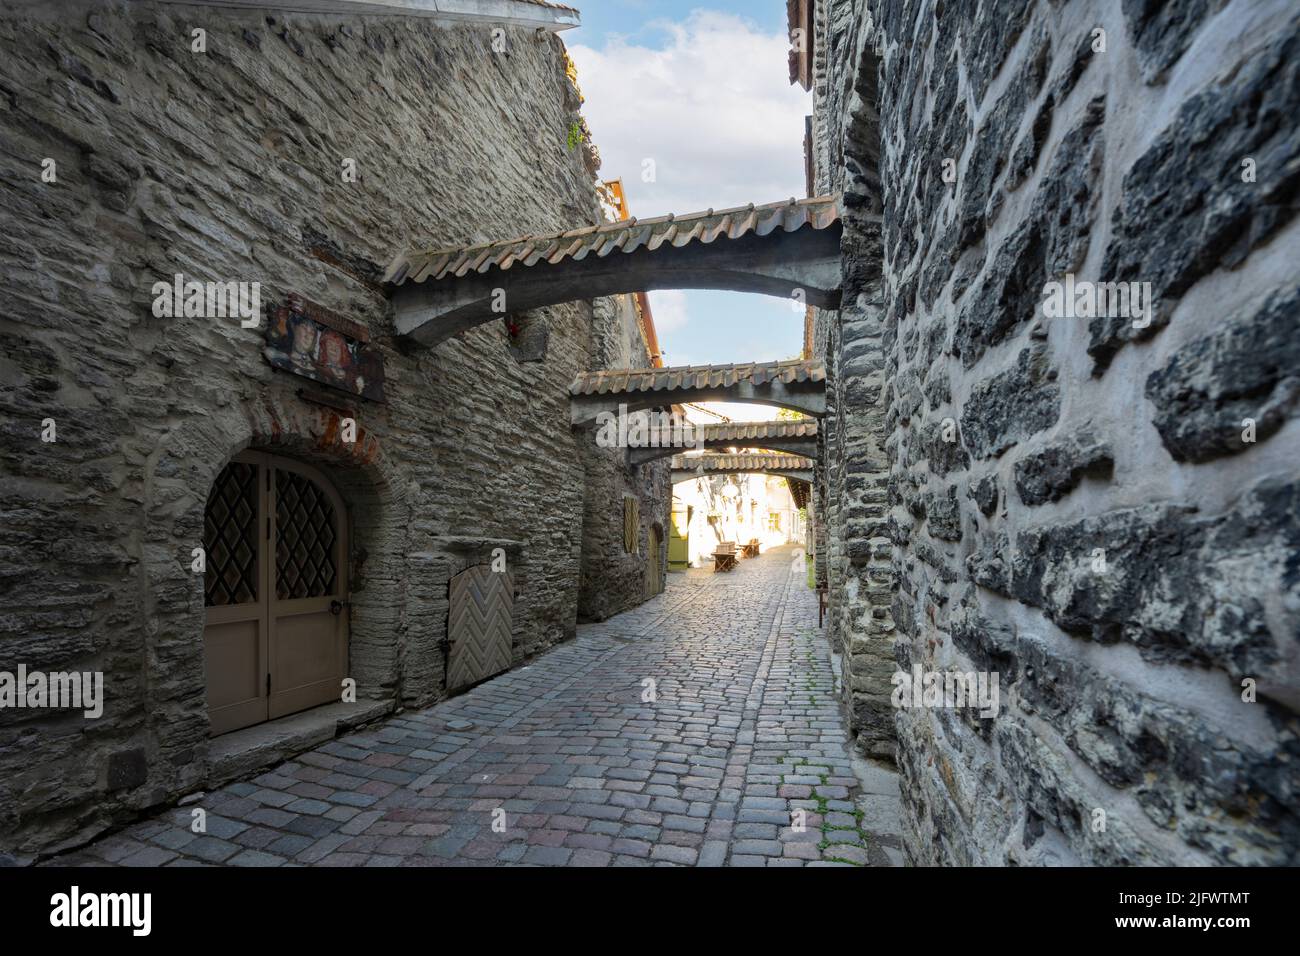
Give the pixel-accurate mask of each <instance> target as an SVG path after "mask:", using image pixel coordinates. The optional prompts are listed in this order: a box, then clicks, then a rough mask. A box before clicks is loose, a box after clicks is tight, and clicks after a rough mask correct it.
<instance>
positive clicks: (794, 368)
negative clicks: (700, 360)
mask: <svg viewBox="0 0 1300 956" xmlns="http://www.w3.org/2000/svg"><path fill="white" fill-rule="evenodd" d="M824 381H826V369H825V368H824V367H823V366H822V364H821V363H820V362H812V361H806V360H804V359H791V360H789V361H786V362H738V363H734V364H731V365H669V366H666V367H664V368H615V369H605V370H603V371H599V372H583V373H582V374H581V375H579V376H578V377H577V378H575V379H574V380H573V384H572V385H570V386H569V394H570V395H608V394H612V393H614V392H659V391H675V390H683V391H684V390H691V389H699V388H730V387H732V386H734V385H736V384H737V383H739V382H750V383H751V384H754V385H763V384H767V383H768V382H784V383H787V384H788V383H791V382H824ZM684 400H685V399H684ZM742 424H743V423H740V422H731V423H729V425H728V427H738V426H740V425H742ZM753 424H764V425H766V424H769V423H767V422H763V423H753ZM710 427H717V426H710Z"/></svg>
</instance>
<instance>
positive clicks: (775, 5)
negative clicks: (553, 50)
mask: <svg viewBox="0 0 1300 956" xmlns="http://www.w3.org/2000/svg"><path fill="white" fill-rule="evenodd" d="M565 2H567V3H568V4H569V6H573V7H577V8H578V10H579V11H580V12H581V13H582V26H581V27H579V28H577V29H576V30H567V31H565V33H564V34H563V36H564V40H565V42H566V43H567V44H569V45H570V46H573V45H574V44H578V43H581V44H583V45H585V46H591V47H602V46H604V45H605V43H606V42H607V41H608V40H609V38H610V36H611V34H621V35H623V36H626V37H627V38H628V39H629V40H631V41H633V42H635V43H638V44H643V45H647V46H656V45H660V44H662V43H663V42H664V36H663V34H662V32H661V31H659V30H657V29H654V28H651V27H650V26H649V24H650V23H651V22H652V21H654V20H669V21H676V22H679V23H680V22H682V21H684V20H685V19H686V18H687V16H688V15H689V14H690V13H691V11H693V10H697V9H708V10H714V11H718V12H721V13H731V14H735V15H736V16H740V17H743V18H745V19H747V20H749V21H751V22H753V23H754V24H755V25H757V26H758V27H759V28H760V29H762V30H763V31H764V32H766V33H784V32H785V0H714V2H707V0H706V2H703V3H702V2H700V0H585V2H584V0H565Z"/></svg>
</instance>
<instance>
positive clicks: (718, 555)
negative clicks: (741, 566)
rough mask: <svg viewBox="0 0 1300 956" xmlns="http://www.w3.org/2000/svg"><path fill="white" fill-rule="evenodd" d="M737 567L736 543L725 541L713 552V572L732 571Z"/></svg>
mask: <svg viewBox="0 0 1300 956" xmlns="http://www.w3.org/2000/svg"><path fill="white" fill-rule="evenodd" d="M735 566H736V542H734V541H723V542H722V543H720V544H719V545H718V546H717V548H716V549H714V552H713V572H714V574H716V573H717V572H719V571H730V570H732V569H733V568H735Z"/></svg>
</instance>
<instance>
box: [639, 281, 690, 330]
mask: <svg viewBox="0 0 1300 956" xmlns="http://www.w3.org/2000/svg"><path fill="white" fill-rule="evenodd" d="M649 299H650V311H651V312H652V313H653V314H654V319H655V331H656V332H658V333H659V334H660V335H665V334H667V333H669V332H676V331H677V330H678V329H680V328H682V326H684V325H686V323H687V322H688V321H689V320H690V316H689V315H688V312H687V307H686V292H685V290H683V289H659V290H657V291H655V292H651V293H650V294H649Z"/></svg>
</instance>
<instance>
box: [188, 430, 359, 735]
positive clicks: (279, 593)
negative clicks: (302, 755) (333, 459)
mask: <svg viewBox="0 0 1300 956" xmlns="http://www.w3.org/2000/svg"><path fill="white" fill-rule="evenodd" d="M347 528H348V523H347V512H346V509H345V507H344V504H343V499H342V498H341V497H340V496H339V494H338V492H336V491H335V490H334V488H333V486H332V485H330V483H329V481H328V480H327V479H326V478H325V476H324V475H322V474H321V473H320V472H319V471H317V470H316V469H314V468H312V467H311V466H309V465H304V464H302V463H301V462H296V461H291V460H289V459H286V458H278V457H275V456H273V455H268V454H263V453H261V452H242V453H241V454H239V455H236V456H235V458H234V459H233V460H232V461H231V462H230V464H229V465H227V466H226V467H225V468H224V469H222V472H221V474H220V475H218V476H217V480H216V482H215V483H214V484H213V488H212V493H211V495H209V497H208V504H207V509H206V512H205V515H204V530H203V545H204V549H205V551H206V561H207V568H206V575H205V579H204V604H205V605H206V614H207V618H206V624H205V627H204V632H203V645H204V658H205V663H206V667H207V679H208V716H209V719H210V721H211V732H212V734H213V735H214V736H215V735H216V734H222V733H226V732H227V731H231V730H237V729H239V728H240V727H247V726H249V725H250V724H256V723H260V722H262V721H265V720H270V719H273V718H276V717H283V716H285V715H286V714H292V713H297V712H298V711H300V710H306V709H307V708H309V707H314V706H316V705H318V704H324V703H331V702H333V701H337V700H339V699H341V694H342V681H343V678H344V677H346V676H347V665H348V614H347V601H348V579H347V576H348V544H347Z"/></svg>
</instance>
